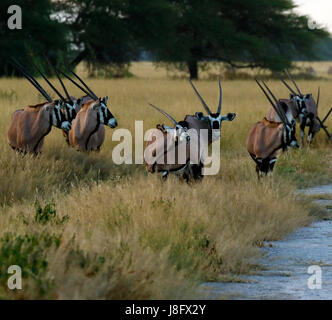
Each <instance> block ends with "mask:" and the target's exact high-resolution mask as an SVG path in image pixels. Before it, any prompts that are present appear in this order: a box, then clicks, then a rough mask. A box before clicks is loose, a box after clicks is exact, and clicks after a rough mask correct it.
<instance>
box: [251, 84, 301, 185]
mask: <svg viewBox="0 0 332 320" xmlns="http://www.w3.org/2000/svg"><path fill="white" fill-rule="evenodd" d="M256 82H257V84H258V85H259V87H260V88H261V89H262V91H263V93H264V94H265V96H266V98H267V99H268V100H269V102H270V103H271V105H272V107H273V109H274V110H275V112H276V114H277V115H278V117H279V119H280V121H277V122H276V121H270V120H268V119H266V117H265V118H264V119H263V120H262V121H259V122H257V123H256V124H255V125H254V126H253V127H252V129H251V130H250V132H249V135H248V138H247V142H246V146H247V150H248V152H249V154H250V156H251V158H252V159H253V160H254V161H255V163H256V172H257V176H258V179H260V178H261V176H263V175H267V174H270V175H272V174H273V169H274V165H275V163H276V161H277V156H278V152H279V150H283V151H285V150H287V149H288V148H289V147H293V148H296V149H297V148H299V144H298V142H297V140H296V136H295V131H296V122H295V120H291V121H289V120H288V118H287V116H286V113H285V111H284V109H283V107H282V105H281V104H280V102H279V101H278V100H277V99H276V97H275V96H274V94H273V93H272V92H271V90H270V89H269V87H268V86H267V85H266V84H265V82H264V81H262V82H263V84H264V86H265V88H266V89H267V91H268V92H269V93H270V95H271V97H272V99H271V97H270V96H269V95H268V93H267V92H266V91H265V90H264V88H263V86H262V85H261V84H260V83H259V82H258V81H257V80H256ZM273 100H274V102H273Z"/></svg>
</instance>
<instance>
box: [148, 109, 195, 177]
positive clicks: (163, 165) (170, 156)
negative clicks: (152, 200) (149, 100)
mask: <svg viewBox="0 0 332 320" xmlns="http://www.w3.org/2000/svg"><path fill="white" fill-rule="evenodd" d="M150 106H152V107H153V108H155V109H156V110H158V111H159V112H161V113H162V114H163V115H165V116H166V117H167V118H169V119H170V120H171V121H172V122H173V124H174V127H173V128H171V127H168V126H165V125H160V124H158V125H157V126H156V128H155V129H151V130H149V133H148V136H147V137H146V140H147V143H146V146H145V150H144V162H145V166H146V169H147V170H148V171H149V172H151V173H154V172H161V173H162V176H163V178H164V179H166V178H167V176H168V175H169V173H174V174H176V175H181V176H182V177H183V178H184V179H186V180H187V182H188V181H189V180H190V179H191V177H192V174H191V172H190V166H189V161H190V151H189V148H188V145H189V142H190V136H189V134H188V132H187V128H186V127H185V126H184V125H185V124H184V123H183V122H177V121H176V120H175V119H174V118H173V117H172V116H171V115H169V114H168V113H167V112H165V111H164V110H162V109H160V108H158V107H156V106H154V105H152V104H150Z"/></svg>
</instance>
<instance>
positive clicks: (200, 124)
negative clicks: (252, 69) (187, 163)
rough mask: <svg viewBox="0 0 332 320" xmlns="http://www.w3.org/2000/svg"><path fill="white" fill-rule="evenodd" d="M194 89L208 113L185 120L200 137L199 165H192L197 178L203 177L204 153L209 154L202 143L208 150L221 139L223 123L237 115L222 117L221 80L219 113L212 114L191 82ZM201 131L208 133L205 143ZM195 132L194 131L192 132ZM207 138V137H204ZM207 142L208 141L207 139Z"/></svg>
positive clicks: (196, 114)
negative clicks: (202, 145)
mask: <svg viewBox="0 0 332 320" xmlns="http://www.w3.org/2000/svg"><path fill="white" fill-rule="evenodd" d="M189 82H190V84H191V86H192V88H193V89H194V91H195V93H196V95H197V97H198V98H199V100H200V101H201V103H202V105H203V107H204V109H205V110H206V112H207V115H204V114H203V113H202V112H196V113H195V115H187V116H186V117H185V119H184V121H185V123H186V126H187V128H188V129H190V130H191V129H192V130H195V131H196V134H197V135H198V140H199V142H198V148H197V150H198V153H199V154H198V157H199V163H198V164H197V163H194V164H192V171H193V174H194V176H195V177H196V178H200V177H202V168H203V166H204V152H207V150H203V148H202V147H201V145H200V143H201V142H202V143H203V144H204V145H205V146H206V149H207V147H208V146H209V145H210V144H211V143H212V142H214V141H217V140H219V139H220V138H221V126H222V121H224V120H226V121H233V120H234V119H235V117H236V114H235V113H228V114H227V115H225V116H223V115H221V108H222V87H221V82H220V78H219V103H218V108H217V112H216V113H213V112H211V110H210V108H209V107H208V105H207V104H206V102H205V101H204V99H203V98H202V96H201V95H200V94H199V92H198V90H197V89H196V87H195V86H194V84H193V83H192V82H191V80H189ZM201 130H203V131H204V130H205V131H207V135H206V137H207V141H204V139H202V132H203V131H201ZM191 132H193V131H191ZM204 137H205V136H204ZM205 140H206V139H205Z"/></svg>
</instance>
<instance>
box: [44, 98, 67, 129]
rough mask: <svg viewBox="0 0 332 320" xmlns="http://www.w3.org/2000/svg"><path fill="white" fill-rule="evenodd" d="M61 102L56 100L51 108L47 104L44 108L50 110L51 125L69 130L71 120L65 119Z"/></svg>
mask: <svg viewBox="0 0 332 320" xmlns="http://www.w3.org/2000/svg"><path fill="white" fill-rule="evenodd" d="M61 104H62V103H61V101H60V100H58V101H56V102H55V104H54V107H53V108H51V107H50V106H49V105H47V106H46V107H45V108H46V110H47V111H51V119H52V120H51V123H52V125H53V126H54V127H57V128H59V129H62V130H64V131H66V132H69V131H70V129H71V122H69V121H68V120H67V118H66V115H65V113H64V112H63V109H62V105H61Z"/></svg>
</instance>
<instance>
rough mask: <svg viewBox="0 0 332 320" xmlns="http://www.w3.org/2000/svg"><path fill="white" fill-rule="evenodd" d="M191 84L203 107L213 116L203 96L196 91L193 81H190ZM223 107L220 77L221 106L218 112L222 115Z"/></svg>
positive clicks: (219, 105)
mask: <svg viewBox="0 0 332 320" xmlns="http://www.w3.org/2000/svg"><path fill="white" fill-rule="evenodd" d="M189 82H190V84H191V86H192V88H193V89H194V91H195V93H196V95H197V96H198V98H199V100H200V101H201V103H202V105H203V107H204V108H205V110H206V112H207V113H208V114H209V115H210V114H212V112H211V110H210V108H209V107H208V105H207V104H206V102H205V101H204V99H203V98H202V96H201V95H200V94H199V92H198V90H197V89H196V87H195V86H194V84H193V83H192V81H191V80H189ZM221 106H222V87H221V82H220V77H219V104H218V111H217V113H218V114H220V112H221Z"/></svg>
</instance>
